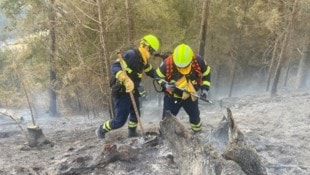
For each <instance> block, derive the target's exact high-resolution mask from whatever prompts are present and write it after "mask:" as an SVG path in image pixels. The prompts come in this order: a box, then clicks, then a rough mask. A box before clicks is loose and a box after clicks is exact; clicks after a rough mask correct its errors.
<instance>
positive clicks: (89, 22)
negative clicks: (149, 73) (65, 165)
mask: <svg viewBox="0 0 310 175" xmlns="http://www.w3.org/2000/svg"><path fill="white" fill-rule="evenodd" d="M96 2H97V1H80V0H71V1H56V4H55V9H54V10H55V11H56V21H55V22H56V45H57V49H56V60H55V65H56V72H57V82H56V85H55V87H53V88H54V89H55V90H56V92H57V94H58V98H59V99H60V102H61V103H60V104H59V105H61V107H63V108H65V109H67V110H69V111H82V112H83V111H100V110H102V106H104V105H106V103H107V102H106V99H105V96H106V94H105V89H106V88H108V82H106V81H105V78H104V77H105V73H104V72H105V71H104V66H103V65H104V63H103V62H104V61H103V60H102V59H100V58H101V56H102V53H101V48H100V47H101V46H100V40H99V35H100V32H99V31H100V29H99V24H98V7H97V4H96ZM102 2H103V9H102V13H103V16H104V19H103V22H104V30H105V32H106V33H104V39H105V42H106V47H107V48H106V50H107V51H108V53H107V54H108V58H110V61H111V62H114V60H115V59H116V56H115V51H116V50H118V49H125V48H128V44H129V43H128V40H127V38H128V34H127V19H126V9H125V2H124V1H123V0H114V1H111V0H102ZM203 2H204V0H137V1H132V4H133V10H132V13H133V18H134V30H135V31H134V34H135V36H134V37H135V43H136V44H137V45H138V43H139V40H140V38H141V37H142V36H143V35H145V34H149V33H152V34H155V35H157V36H158V37H159V38H160V40H161V46H162V47H161V49H160V50H161V51H172V50H173V49H174V47H175V46H176V45H178V44H179V43H181V42H185V43H187V44H189V45H190V46H191V47H192V48H193V50H194V51H195V52H197V51H198V43H199V41H198V39H199V32H200V31H199V30H200V22H201V15H202V14H201V13H202V5H203ZM309 6H310V4H309V1H307V0H301V1H300V10H299V11H298V17H297V19H298V20H297V21H294V23H295V24H294V31H295V32H293V33H292V35H291V37H292V38H293V39H292V43H291V45H290V47H289V49H290V50H292V52H291V53H292V55H296V54H298V53H297V49H296V48H302V43H303V40H304V35H305V33H307V31H309V28H310V26H309V23H307V22H305V21H308V19H309V17H310V16H309ZM48 8H49V1H41V0H15V1H12V0H2V1H1V3H0V9H1V11H2V13H3V14H5V15H6V18H8V20H9V22H10V23H9V24H8V26H6V27H7V28H8V29H10V30H13V31H14V32H15V34H14V37H16V38H28V39H27V41H24V42H23V43H25V44H26V45H27V49H26V50H23V51H22V52H21V53H12V52H11V53H8V52H1V54H0V63H1V64H0V82H1V85H0V96H1V97H4V96H6V97H7V96H9V95H8V94H10V95H12V96H19V97H20V95H21V94H22V93H21V91H20V85H19V81H20V78H18V76H17V74H16V73H15V72H16V71H15V70H16V66H17V67H19V69H18V70H19V72H20V73H21V75H22V77H25V78H23V79H25V80H27V82H28V84H29V86H30V87H31V89H34V90H37V91H47V90H48V87H49V66H50V65H49V58H48V55H49V52H50V50H49V37H48V27H49V24H48V13H47V12H48ZM290 8H291V2H290V1H288V0H285V1H272V0H249V1H247V0H235V1H232V0H229V1H227V0H216V1H211V3H210V11H209V18H208V28H207V29H208V30H207V32H208V33H207V41H206V42H207V43H206V55H207V56H206V60H207V61H208V63H209V64H210V65H211V67H212V71H213V72H216V71H218V70H217V67H218V66H219V65H221V66H223V67H224V69H225V72H224V75H230V73H231V65H232V64H233V63H234V62H235V61H236V62H237V67H238V70H239V75H238V77H241V78H240V79H242V77H243V76H244V77H245V76H247V75H249V74H250V73H249V72H251V71H253V70H258V69H260V68H262V67H266V66H267V65H268V64H270V58H271V54H272V52H271V50H272V47H273V44H274V42H275V39H276V38H277V37H278V36H280V35H281V34H282V33H283V31H285V27H286V24H287V20H288V17H289V14H290V13H291V10H290ZM308 33H309V32H308ZM29 36H36V37H29ZM30 38H32V39H30ZM13 58H14V59H13ZM13 60H15V62H14V61H13ZM151 61H152V62H153V63H154V66H155V67H156V66H158V65H159V59H155V60H151ZM17 63H18V64H17ZM222 70H223V69H222ZM223 77H225V76H223ZM226 77H229V76H226ZM223 79H224V78H223ZM4 94H5V95H4ZM1 99H4V98H1ZM6 99H7V98H6ZM16 99H17V98H16ZM13 101H14V100H13ZM0 103H2V104H3V103H4V102H3V101H0Z"/></svg>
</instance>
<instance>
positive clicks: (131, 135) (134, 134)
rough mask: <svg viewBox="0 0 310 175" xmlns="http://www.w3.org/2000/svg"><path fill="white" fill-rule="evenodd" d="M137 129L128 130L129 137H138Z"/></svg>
mask: <svg viewBox="0 0 310 175" xmlns="http://www.w3.org/2000/svg"><path fill="white" fill-rule="evenodd" d="M137 136H138V133H137V132H136V128H128V137H137Z"/></svg>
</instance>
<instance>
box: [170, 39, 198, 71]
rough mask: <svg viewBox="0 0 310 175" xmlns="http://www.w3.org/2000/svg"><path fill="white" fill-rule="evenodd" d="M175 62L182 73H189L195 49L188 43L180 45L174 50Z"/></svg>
mask: <svg viewBox="0 0 310 175" xmlns="http://www.w3.org/2000/svg"><path fill="white" fill-rule="evenodd" d="M172 56H173V62H174V64H175V65H176V66H177V68H178V70H179V71H180V72H181V73H182V74H188V73H189V72H190V70H191V62H192V60H193V56H194V53H193V50H192V49H191V48H190V47H189V46H188V45H186V44H180V45H178V46H177V47H176V48H175V49H174V51H173V55H172Z"/></svg>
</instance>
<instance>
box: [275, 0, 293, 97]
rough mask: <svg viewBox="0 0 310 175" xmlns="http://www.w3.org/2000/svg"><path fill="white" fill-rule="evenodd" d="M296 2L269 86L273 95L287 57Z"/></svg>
mask: <svg viewBox="0 0 310 175" xmlns="http://www.w3.org/2000/svg"><path fill="white" fill-rule="evenodd" d="M297 3H298V0H295V1H294V5H293V10H292V14H291V17H290V20H289V23H288V30H287V32H286V34H285V36H284V40H283V45H282V48H281V52H280V55H279V62H278V65H277V68H276V72H275V76H274V80H273V84H272V88H271V96H275V95H276V93H277V86H278V83H279V79H280V74H281V69H282V67H283V65H284V63H285V61H286V57H287V55H286V54H287V46H288V43H289V39H290V35H291V33H292V28H293V24H292V23H293V20H294V19H295V16H296V13H297Z"/></svg>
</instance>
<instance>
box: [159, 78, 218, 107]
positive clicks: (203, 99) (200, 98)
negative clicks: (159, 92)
mask: <svg viewBox="0 0 310 175" xmlns="http://www.w3.org/2000/svg"><path fill="white" fill-rule="evenodd" d="M159 80H160V81H163V82H165V83H168V82H167V81H166V80H164V79H160V78H155V81H156V82H157V81H159ZM175 88H177V89H179V90H181V91H183V92H186V93H188V94H190V95H192V96H194V97H197V98H198V99H199V100H202V101H204V102H207V103H210V104H212V103H213V102H212V101H211V100H208V99H207V98H204V97H202V96H199V95H197V94H195V93H192V92H190V91H188V90H186V89H185V88H180V87H177V86H175Z"/></svg>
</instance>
